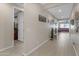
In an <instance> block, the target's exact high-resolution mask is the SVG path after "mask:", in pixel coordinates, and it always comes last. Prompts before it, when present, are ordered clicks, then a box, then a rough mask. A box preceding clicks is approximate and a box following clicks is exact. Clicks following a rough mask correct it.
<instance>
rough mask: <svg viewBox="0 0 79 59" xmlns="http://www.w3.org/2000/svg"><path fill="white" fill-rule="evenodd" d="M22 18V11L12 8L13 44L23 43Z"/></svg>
mask: <svg viewBox="0 0 79 59" xmlns="http://www.w3.org/2000/svg"><path fill="white" fill-rule="evenodd" d="M23 18H24V12H23V11H22V10H20V9H18V8H14V45H20V44H23V42H24V40H23Z"/></svg>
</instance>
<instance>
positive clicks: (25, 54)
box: [23, 39, 49, 56]
mask: <svg viewBox="0 0 79 59" xmlns="http://www.w3.org/2000/svg"><path fill="white" fill-rule="evenodd" d="M48 41H49V39H48V40H45V41H43V42H42V43H41V44H39V45H38V46H36V47H35V48H33V49H32V50H31V51H29V52H27V53H23V55H24V56H28V55H30V54H31V53H33V52H34V51H36V50H37V49H38V48H39V47H41V46H42V45H43V44H45V43H46V42H48Z"/></svg>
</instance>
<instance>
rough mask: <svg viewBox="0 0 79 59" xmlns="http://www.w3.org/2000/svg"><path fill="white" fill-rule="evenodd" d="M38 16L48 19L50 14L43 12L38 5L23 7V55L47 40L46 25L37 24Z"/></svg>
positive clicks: (47, 30)
mask: <svg viewBox="0 0 79 59" xmlns="http://www.w3.org/2000/svg"><path fill="white" fill-rule="evenodd" d="M39 14H41V15H43V16H45V17H47V18H48V19H49V18H50V17H49V15H50V14H48V13H47V12H46V11H45V10H43V8H42V6H41V5H40V4H32V3H30V4H25V5H24V49H25V52H24V53H27V52H29V51H31V50H32V49H33V48H35V47H36V46H38V45H39V44H41V43H42V42H44V41H45V40H48V39H49V27H48V23H43V22H39V20H38V16H39ZM50 16H51V15H50Z"/></svg>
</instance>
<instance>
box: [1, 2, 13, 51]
mask: <svg viewBox="0 0 79 59" xmlns="http://www.w3.org/2000/svg"><path fill="white" fill-rule="evenodd" d="M12 22H13V8H12V7H11V6H10V5H9V4H6V3H5V4H4V3H0V50H3V49H6V48H9V47H11V46H13V23H12Z"/></svg>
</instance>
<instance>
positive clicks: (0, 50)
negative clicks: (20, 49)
mask: <svg viewBox="0 0 79 59" xmlns="http://www.w3.org/2000/svg"><path fill="white" fill-rule="evenodd" d="M12 47H14V46H13V45H11V46H8V47H6V48H2V49H0V52H2V51H5V50H7V49H9V48H12Z"/></svg>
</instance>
